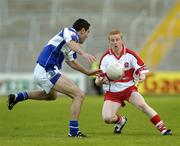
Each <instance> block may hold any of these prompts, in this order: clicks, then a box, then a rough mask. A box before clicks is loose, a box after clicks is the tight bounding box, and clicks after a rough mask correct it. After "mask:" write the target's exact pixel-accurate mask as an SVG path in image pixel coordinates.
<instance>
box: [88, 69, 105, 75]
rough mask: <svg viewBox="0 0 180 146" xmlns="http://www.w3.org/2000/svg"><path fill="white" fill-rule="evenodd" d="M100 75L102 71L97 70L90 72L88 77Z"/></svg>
mask: <svg viewBox="0 0 180 146" xmlns="http://www.w3.org/2000/svg"><path fill="white" fill-rule="evenodd" d="M100 73H102V71H101V70H100V69H97V70H91V71H89V73H88V74H87V75H88V76H93V75H97V74H100Z"/></svg>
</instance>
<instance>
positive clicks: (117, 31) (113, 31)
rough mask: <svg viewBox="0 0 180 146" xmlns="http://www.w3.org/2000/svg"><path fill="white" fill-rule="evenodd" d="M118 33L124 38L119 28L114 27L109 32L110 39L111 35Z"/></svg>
mask: <svg viewBox="0 0 180 146" xmlns="http://www.w3.org/2000/svg"><path fill="white" fill-rule="evenodd" d="M116 34H120V36H121V39H123V35H122V33H121V32H120V31H119V30H117V29H113V30H112V31H111V32H110V33H109V35H108V39H109V37H110V35H116Z"/></svg>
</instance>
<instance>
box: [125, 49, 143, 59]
mask: <svg viewBox="0 0 180 146" xmlns="http://www.w3.org/2000/svg"><path fill="white" fill-rule="evenodd" d="M126 53H127V54H130V55H132V56H134V57H135V58H140V57H139V55H138V53H137V52H135V51H134V50H131V49H129V48H126Z"/></svg>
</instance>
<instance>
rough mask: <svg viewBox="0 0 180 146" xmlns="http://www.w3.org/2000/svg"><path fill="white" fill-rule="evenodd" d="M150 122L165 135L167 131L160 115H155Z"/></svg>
mask: <svg viewBox="0 0 180 146" xmlns="http://www.w3.org/2000/svg"><path fill="white" fill-rule="evenodd" d="M150 120H151V122H152V123H153V124H154V125H155V126H156V128H157V129H158V130H159V131H160V132H161V133H164V132H165V131H166V130H167V128H166V126H165V125H164V123H163V121H162V120H161V118H160V116H159V115H155V116H154V117H152V118H151V119H150Z"/></svg>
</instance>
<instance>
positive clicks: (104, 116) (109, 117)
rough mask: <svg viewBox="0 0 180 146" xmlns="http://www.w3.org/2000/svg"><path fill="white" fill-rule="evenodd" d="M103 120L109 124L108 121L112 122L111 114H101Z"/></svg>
mask: <svg viewBox="0 0 180 146" xmlns="http://www.w3.org/2000/svg"><path fill="white" fill-rule="evenodd" d="M103 120H104V122H105V123H106V124H110V123H112V116H110V115H109V116H108V115H103Z"/></svg>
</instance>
